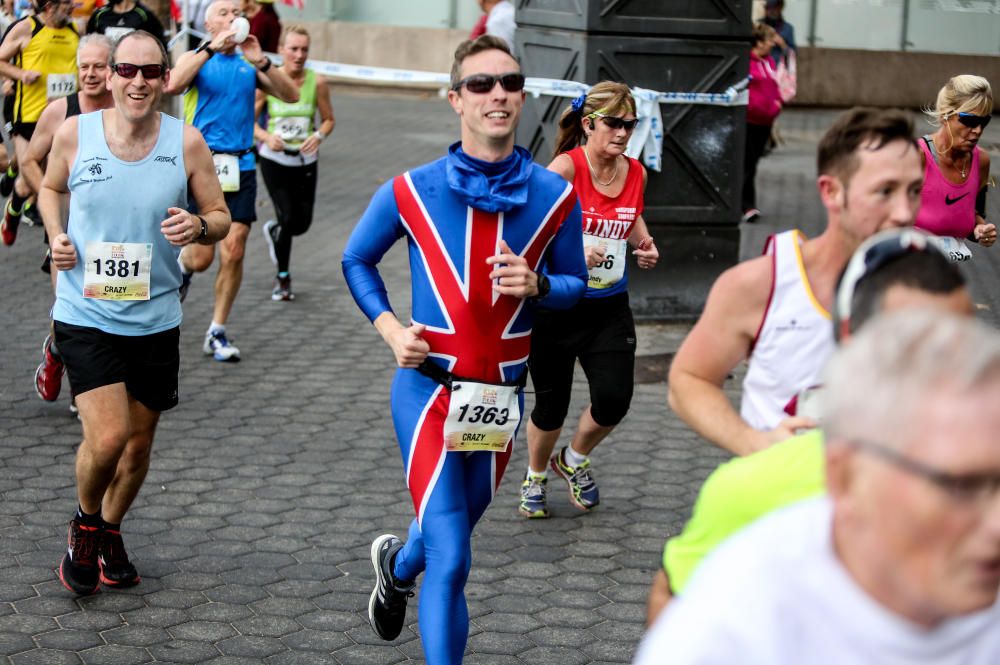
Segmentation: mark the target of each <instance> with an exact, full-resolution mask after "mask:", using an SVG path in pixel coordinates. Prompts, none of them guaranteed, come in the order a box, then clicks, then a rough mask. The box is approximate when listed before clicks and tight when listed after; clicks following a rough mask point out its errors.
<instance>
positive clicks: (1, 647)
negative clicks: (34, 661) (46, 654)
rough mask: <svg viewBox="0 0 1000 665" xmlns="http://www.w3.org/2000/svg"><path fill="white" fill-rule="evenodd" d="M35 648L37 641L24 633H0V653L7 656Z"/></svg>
mask: <svg viewBox="0 0 1000 665" xmlns="http://www.w3.org/2000/svg"><path fill="white" fill-rule="evenodd" d="M34 648H35V641H34V640H32V639H31V636H30V635H25V634H24V633H9V632H3V633H0V653H2V654H5V655H7V656H11V655H14V654H16V653H20V652H22V651H29V650H31V649H34Z"/></svg>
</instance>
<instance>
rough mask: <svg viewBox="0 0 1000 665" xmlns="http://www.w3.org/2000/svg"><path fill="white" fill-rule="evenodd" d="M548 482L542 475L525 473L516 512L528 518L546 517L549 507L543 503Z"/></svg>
mask: <svg viewBox="0 0 1000 665" xmlns="http://www.w3.org/2000/svg"><path fill="white" fill-rule="evenodd" d="M548 482H549V480H548V478H545V477H543V476H535V475H532V474H530V473H528V474H525V476H524V482H522V483H521V505H520V506H518V509H517V512H519V513H521V514H522V515H524V516H525V517H527V518H528V519H540V518H544V517H548V516H549V509H548V506H547V505H546V503H545V490H546V485H547V484H548Z"/></svg>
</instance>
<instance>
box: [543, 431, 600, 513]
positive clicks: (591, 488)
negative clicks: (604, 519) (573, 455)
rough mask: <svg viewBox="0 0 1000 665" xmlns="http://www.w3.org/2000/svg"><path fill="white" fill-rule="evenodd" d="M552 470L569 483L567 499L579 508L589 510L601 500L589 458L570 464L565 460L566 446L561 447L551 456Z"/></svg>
mask: <svg viewBox="0 0 1000 665" xmlns="http://www.w3.org/2000/svg"><path fill="white" fill-rule="evenodd" d="M550 465H551V467H552V470H553V471H555V472H556V473H558V474H559V475H560V476H562V479H563V480H565V481H566V484H567V485H569V500H570V503H572V504H573V505H574V506H576V507H577V508H579V509H580V510H590V509H591V508H593V507H595V506H596V505H597V504H599V503H600V502H601V497H600V493H599V492H598V491H597V483H596V482H595V481H594V476H593V474H592V473H591V472H590V460H589V459H587V460H584V461H583V462H581V463H580V465H579V466H575V467H574V466H570V465H569V464H568V463H567V462H566V448H565V447H563V448H562V449H561V450H560V451H559V452H558V453H556V454H555V455H553V456H552V459H551V461H550Z"/></svg>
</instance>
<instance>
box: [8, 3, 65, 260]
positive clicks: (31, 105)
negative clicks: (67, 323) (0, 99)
mask: <svg viewBox="0 0 1000 665" xmlns="http://www.w3.org/2000/svg"><path fill="white" fill-rule="evenodd" d="M72 9H73V5H72V3H71V2H70V1H69V0H39V1H38V2H37V4H36V5H35V11H36V14H35V15H34V16H28V17H25V18H23V19H21V20H20V21H18V22H17V23H15V24H14V25H12V26H11V28H10V30H9V31H8V33H7V36H6V37H5V38H4V40H3V43H2V44H0V76H5V77H7V78H9V79H12V80H13V81H15V89H14V117H13V127H12V129H11V133H12V134H13V137H14V151H15V154H16V155H17V158H18V161H20V160H22V159H23V157H24V154H25V151H27V149H28V141H30V140H31V135H32V134H33V133H34V131H35V123H36V122H37V121H38V117H39V116H40V115H41V114H42V111H43V110H45V106H46V105H47V104H48V103H49V100H51V99H56V98H58V97H65V96H67V95H71V94H73V93H74V92H76V86H77V79H76V72H77V64H76V49H77V46H78V44H79V42H80V36H79V35H78V34H77V32H76V28H75V27H74V26H73V24H72V22H71V21H70V12H71V11H72ZM11 61H13V62H11ZM30 195H31V190H30V188H29V187H28V183H27V182H25V181H24V179H23V178H20V177H19V178H18V179H17V180H16V181H15V183H14V194H13V196H11V199H10V201H9V202H8V203H7V206H6V207H5V208H4V216H3V224H2V228H0V231H2V234H0V235H2V238H3V243H4V244H5V245H13V244H14V240H15V238H16V237H17V226H18V224H19V223H20V221H21V212H22V208H23V206H24V202H25V200H26V199H27V198H28V197H29V196H30Z"/></svg>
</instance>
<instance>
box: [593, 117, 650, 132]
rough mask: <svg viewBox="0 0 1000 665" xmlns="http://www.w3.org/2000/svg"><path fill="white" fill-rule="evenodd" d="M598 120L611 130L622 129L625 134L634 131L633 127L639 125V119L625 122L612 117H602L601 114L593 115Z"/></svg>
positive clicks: (622, 119)
mask: <svg viewBox="0 0 1000 665" xmlns="http://www.w3.org/2000/svg"><path fill="white" fill-rule="evenodd" d="M594 115H596V116H597V117H598V118H600V119H601V120H602V121H603V122H604V124H605V125H607V126H608V127H610V128H611V129H622V128H624V129H625V131H626V132H631V131H632V130H633V129H635V126H636V125H637V124H639V118H632V119H631V120H626V119H625V118H619V117H617V116H613V115H603V114H601V113H595V114H594Z"/></svg>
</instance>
